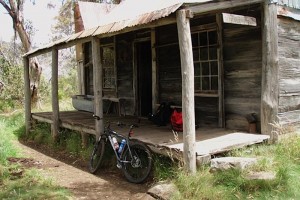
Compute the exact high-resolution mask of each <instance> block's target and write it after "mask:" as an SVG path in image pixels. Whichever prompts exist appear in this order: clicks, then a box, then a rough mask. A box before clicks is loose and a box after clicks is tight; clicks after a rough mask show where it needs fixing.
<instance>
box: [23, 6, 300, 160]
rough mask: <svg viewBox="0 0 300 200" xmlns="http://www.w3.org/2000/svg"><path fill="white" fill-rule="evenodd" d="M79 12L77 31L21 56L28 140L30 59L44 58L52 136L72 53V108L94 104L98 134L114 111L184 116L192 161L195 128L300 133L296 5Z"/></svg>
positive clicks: (299, 25) (299, 30)
mask: <svg viewBox="0 0 300 200" xmlns="http://www.w3.org/2000/svg"><path fill="white" fill-rule="evenodd" d="M103 6H106V7H103ZM100 7H101V8H100ZM105 8H106V13H103V12H104V11H105ZM79 9H80V11H81V17H82V20H83V25H84V30H82V31H80V32H78V33H76V34H74V35H72V36H70V37H68V38H65V39H63V40H60V41H57V42H54V43H52V44H49V45H47V46H45V47H41V48H39V49H36V50H32V51H30V52H28V53H26V54H25V55H24V63H25V91H26V105H25V108H26V127H27V130H29V128H30V120H31V108H30V88H29V77H28V70H29V69H28V68H29V67H28V63H29V59H30V58H31V57H34V56H37V55H39V54H41V53H45V52H49V51H52V56H53V64H52V95H53V113H52V115H53V118H52V121H51V123H52V127H53V132H54V133H55V134H56V133H57V130H58V127H59V125H60V121H59V118H60V117H59V108H58V99H57V68H58V57H57V51H58V50H59V49H62V48H66V47H70V46H72V45H77V46H80V48H79V49H81V50H79V51H80V52H78V53H77V55H78V57H77V58H78V66H79V68H78V75H79V80H80V86H81V87H80V91H79V93H78V94H77V95H76V96H74V101H76V100H84V101H85V103H88V102H92V104H91V105H92V108H90V109H92V110H90V111H94V113H95V114H96V115H97V116H99V117H100V120H96V121H95V124H96V126H95V130H96V131H95V133H96V134H100V132H102V130H103V120H102V119H103V112H104V113H105V112H109V111H111V105H114V104H116V105H117V108H118V109H116V112H117V114H120V115H134V116H144V117H146V116H147V115H148V114H149V113H152V112H154V111H155V110H156V108H157V106H158V105H159V104H160V103H161V102H173V103H174V105H175V106H177V107H182V109H183V120H184V134H186V136H187V137H186V138H188V139H187V140H189V141H186V142H185V144H186V149H185V150H186V151H188V150H189V149H190V148H191V149H192V152H193V148H194V147H193V146H194V145H193V143H194V141H195V137H194V135H195V130H194V126H195V124H198V125H199V126H200V127H222V128H229V129H237V130H243V131H246V132H249V131H250V132H258V133H262V134H267V135H271V133H272V131H273V126H272V123H280V124H298V123H299V121H300V117H299V116H300V115H299V114H300V96H299V95H300V90H299V88H300V73H299V71H300V70H299V69H300V22H299V20H300V4H299V1H297V0H276V1H275V0H226V1H217V0H186V1H184V0H182V1H180V0H179V1H174V0H169V1H168V0H164V1H163V3H162V1H156V0H155V1H147V0H145V1H141V0H139V1H135V0H126V1H124V2H122V3H121V4H119V5H116V6H114V7H111V6H107V5H100V4H92V3H83V2H81V3H80V4H79ZM99 9H100V10H102V13H103V14H99V12H98V10H99ZM129 10H130V11H129ZM86 108H87V106H86ZM87 109H88V108H87ZM192 163H193V161H192Z"/></svg>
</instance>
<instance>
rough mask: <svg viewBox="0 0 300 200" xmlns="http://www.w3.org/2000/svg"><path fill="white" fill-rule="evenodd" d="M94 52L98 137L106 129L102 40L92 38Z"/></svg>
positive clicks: (96, 127)
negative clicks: (104, 122)
mask: <svg viewBox="0 0 300 200" xmlns="http://www.w3.org/2000/svg"><path fill="white" fill-rule="evenodd" d="M92 54H93V76H94V77H93V81H94V114H95V115H96V116H98V117H99V119H96V120H95V130H96V137H97V138H98V137H99V136H100V135H101V134H102V133H103V131H104V126H103V100H102V63H101V54H100V40H99V39H98V38H97V37H93V38H92Z"/></svg>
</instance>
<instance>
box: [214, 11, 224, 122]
mask: <svg viewBox="0 0 300 200" xmlns="http://www.w3.org/2000/svg"><path fill="white" fill-rule="evenodd" d="M216 21H217V26H218V29H217V30H218V41H219V46H220V47H219V49H218V59H219V60H220V63H219V66H218V71H219V76H218V97H219V127H220V128H223V127H225V120H224V116H225V110H224V69H223V38H222V37H223V22H222V14H221V13H218V14H216Z"/></svg>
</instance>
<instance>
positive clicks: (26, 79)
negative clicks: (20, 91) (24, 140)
mask: <svg viewBox="0 0 300 200" xmlns="http://www.w3.org/2000/svg"><path fill="white" fill-rule="evenodd" d="M23 63H24V93H25V105H24V106H25V127H26V135H28V134H29V131H30V128H31V92H30V79H29V58H28V57H27V56H25V57H24V58H23Z"/></svg>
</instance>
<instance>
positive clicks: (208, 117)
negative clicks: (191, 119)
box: [156, 15, 218, 127]
mask: <svg viewBox="0 0 300 200" xmlns="http://www.w3.org/2000/svg"><path fill="white" fill-rule="evenodd" d="M215 22H216V19H215V15H213V16H205V17H197V18H193V19H191V27H194V26H201V25H204V24H211V23H215ZM156 33H157V39H156V51H157V64H158V77H159V78H158V80H159V82H158V84H159V101H160V102H173V103H175V105H181V102H182V100H181V90H182V77H181V64H180V51H179V44H178V32H177V26H176V24H173V25H168V26H162V27H158V28H157V29H156ZM195 117H196V124H199V125H201V126H214V127H217V124H218V98H216V97H198V96H196V97H195Z"/></svg>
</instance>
